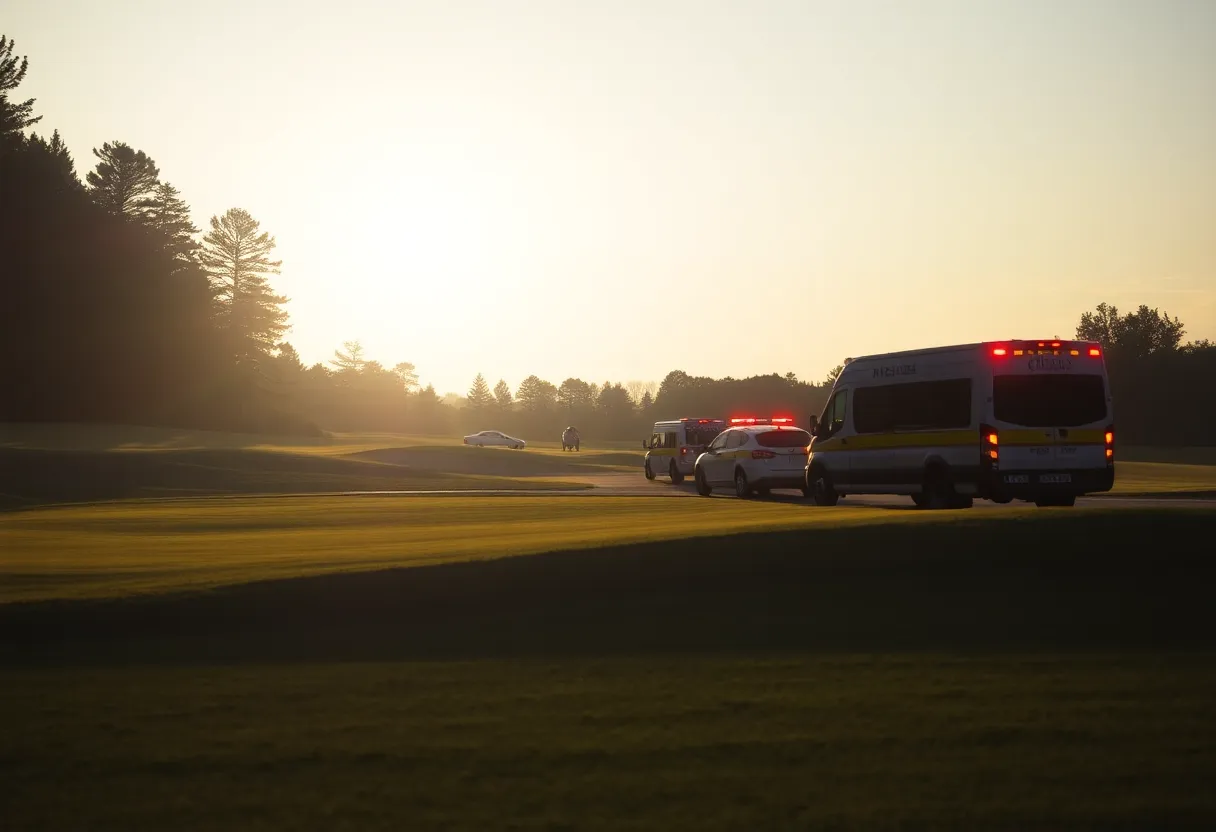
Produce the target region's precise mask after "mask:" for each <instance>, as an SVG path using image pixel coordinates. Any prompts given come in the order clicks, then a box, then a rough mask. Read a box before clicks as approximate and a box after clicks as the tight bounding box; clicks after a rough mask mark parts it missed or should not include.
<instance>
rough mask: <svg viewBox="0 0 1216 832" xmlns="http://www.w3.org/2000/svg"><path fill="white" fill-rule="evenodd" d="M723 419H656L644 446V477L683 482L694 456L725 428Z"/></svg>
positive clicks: (691, 468)
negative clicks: (668, 478)
mask: <svg viewBox="0 0 1216 832" xmlns="http://www.w3.org/2000/svg"><path fill="white" fill-rule="evenodd" d="M726 427H727V425H726V420H725V419H672V420H670V421H666V422H655V423H654V431H653V432H652V433H651V434H650V439H649V441H647V440H642V447H643V448H645V449H646V461H645V464H644V468H645V471H646V479H648V480H652V479H654V478H655V477H659V476H668V477H671V482H672V484H674V485H679V484H680V483H682V482H684V478H685V477H686V476H690V475H691V474H692V472H693V468H694V466H695V465H696V462H697V457H698V456H699V455H700V454H701V452H702V451H704V450H705V448H706V447H707V446H708V445H709V443H710V442H712V441H713V440H714V437H716V436H717V435H718V434H719V433H721V432H722V431H724V430H726Z"/></svg>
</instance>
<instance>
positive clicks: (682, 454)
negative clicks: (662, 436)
mask: <svg viewBox="0 0 1216 832" xmlns="http://www.w3.org/2000/svg"><path fill="white" fill-rule="evenodd" d="M687 453H688V448H680V456H684V455H685V454H687Z"/></svg>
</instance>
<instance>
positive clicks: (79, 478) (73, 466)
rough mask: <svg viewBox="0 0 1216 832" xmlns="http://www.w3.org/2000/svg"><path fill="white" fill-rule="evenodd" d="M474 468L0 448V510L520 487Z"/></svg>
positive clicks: (260, 455)
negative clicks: (469, 472) (469, 471)
mask: <svg viewBox="0 0 1216 832" xmlns="http://www.w3.org/2000/svg"><path fill="white" fill-rule="evenodd" d="M482 473H483V476H482V477H475V476H464V475H460V474H457V475H453V474H451V473H447V472H443V471H434V470H425V469H415V468H406V467H402V466H398V465H387V464H380V463H376V462H371V461H359V460H354V459H348V458H343V457H330V456H317V455H311V454H290V453H281V452H274V451H255V450H234V449H195V450H182V451H138V452H132V453H109V452H101V453H95V452H91V451H46V450H26V449H14V448H0V509H4V508H7V509H13V508H22V507H28V506H34V505H41V504H47V503H67V502H93V501H98V500H121V499H131V498H139V497H173V496H182V497H184V496H207V495H215V494H273V493H315V492H330V491H377V490H393V489H403V490H408V489H433V488H479V487H480V488H507V489H509V488H513V487H524V484H522V483H512V482H511V481H509V480H502V479H497V478H494V477H490V476H486V475H485V474H484V472H482Z"/></svg>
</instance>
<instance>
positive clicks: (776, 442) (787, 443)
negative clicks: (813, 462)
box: [756, 428, 811, 448]
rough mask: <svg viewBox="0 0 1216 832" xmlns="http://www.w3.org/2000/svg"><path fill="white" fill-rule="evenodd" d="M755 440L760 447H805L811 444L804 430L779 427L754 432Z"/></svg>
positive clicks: (809, 437) (808, 435)
mask: <svg viewBox="0 0 1216 832" xmlns="http://www.w3.org/2000/svg"><path fill="white" fill-rule="evenodd" d="M756 442H757V443H758V444H759V445H760V447H762V448H805V447H806V446H807V445H809V444H811V435H810V434H809V433H807V432H806V431H804V430H798V429H793V430H790V429H787V428H780V429H778V430H766V431H764V433H758V434H756Z"/></svg>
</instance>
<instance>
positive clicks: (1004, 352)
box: [992, 347, 1009, 358]
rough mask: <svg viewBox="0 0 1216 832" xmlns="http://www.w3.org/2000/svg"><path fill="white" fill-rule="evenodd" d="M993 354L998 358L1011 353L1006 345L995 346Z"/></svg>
mask: <svg viewBox="0 0 1216 832" xmlns="http://www.w3.org/2000/svg"><path fill="white" fill-rule="evenodd" d="M992 354H993V355H995V356H997V357H998V358H1003V357H1005V356H1006V355H1009V350H1007V349H1005V348H1004V347H993V348H992Z"/></svg>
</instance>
